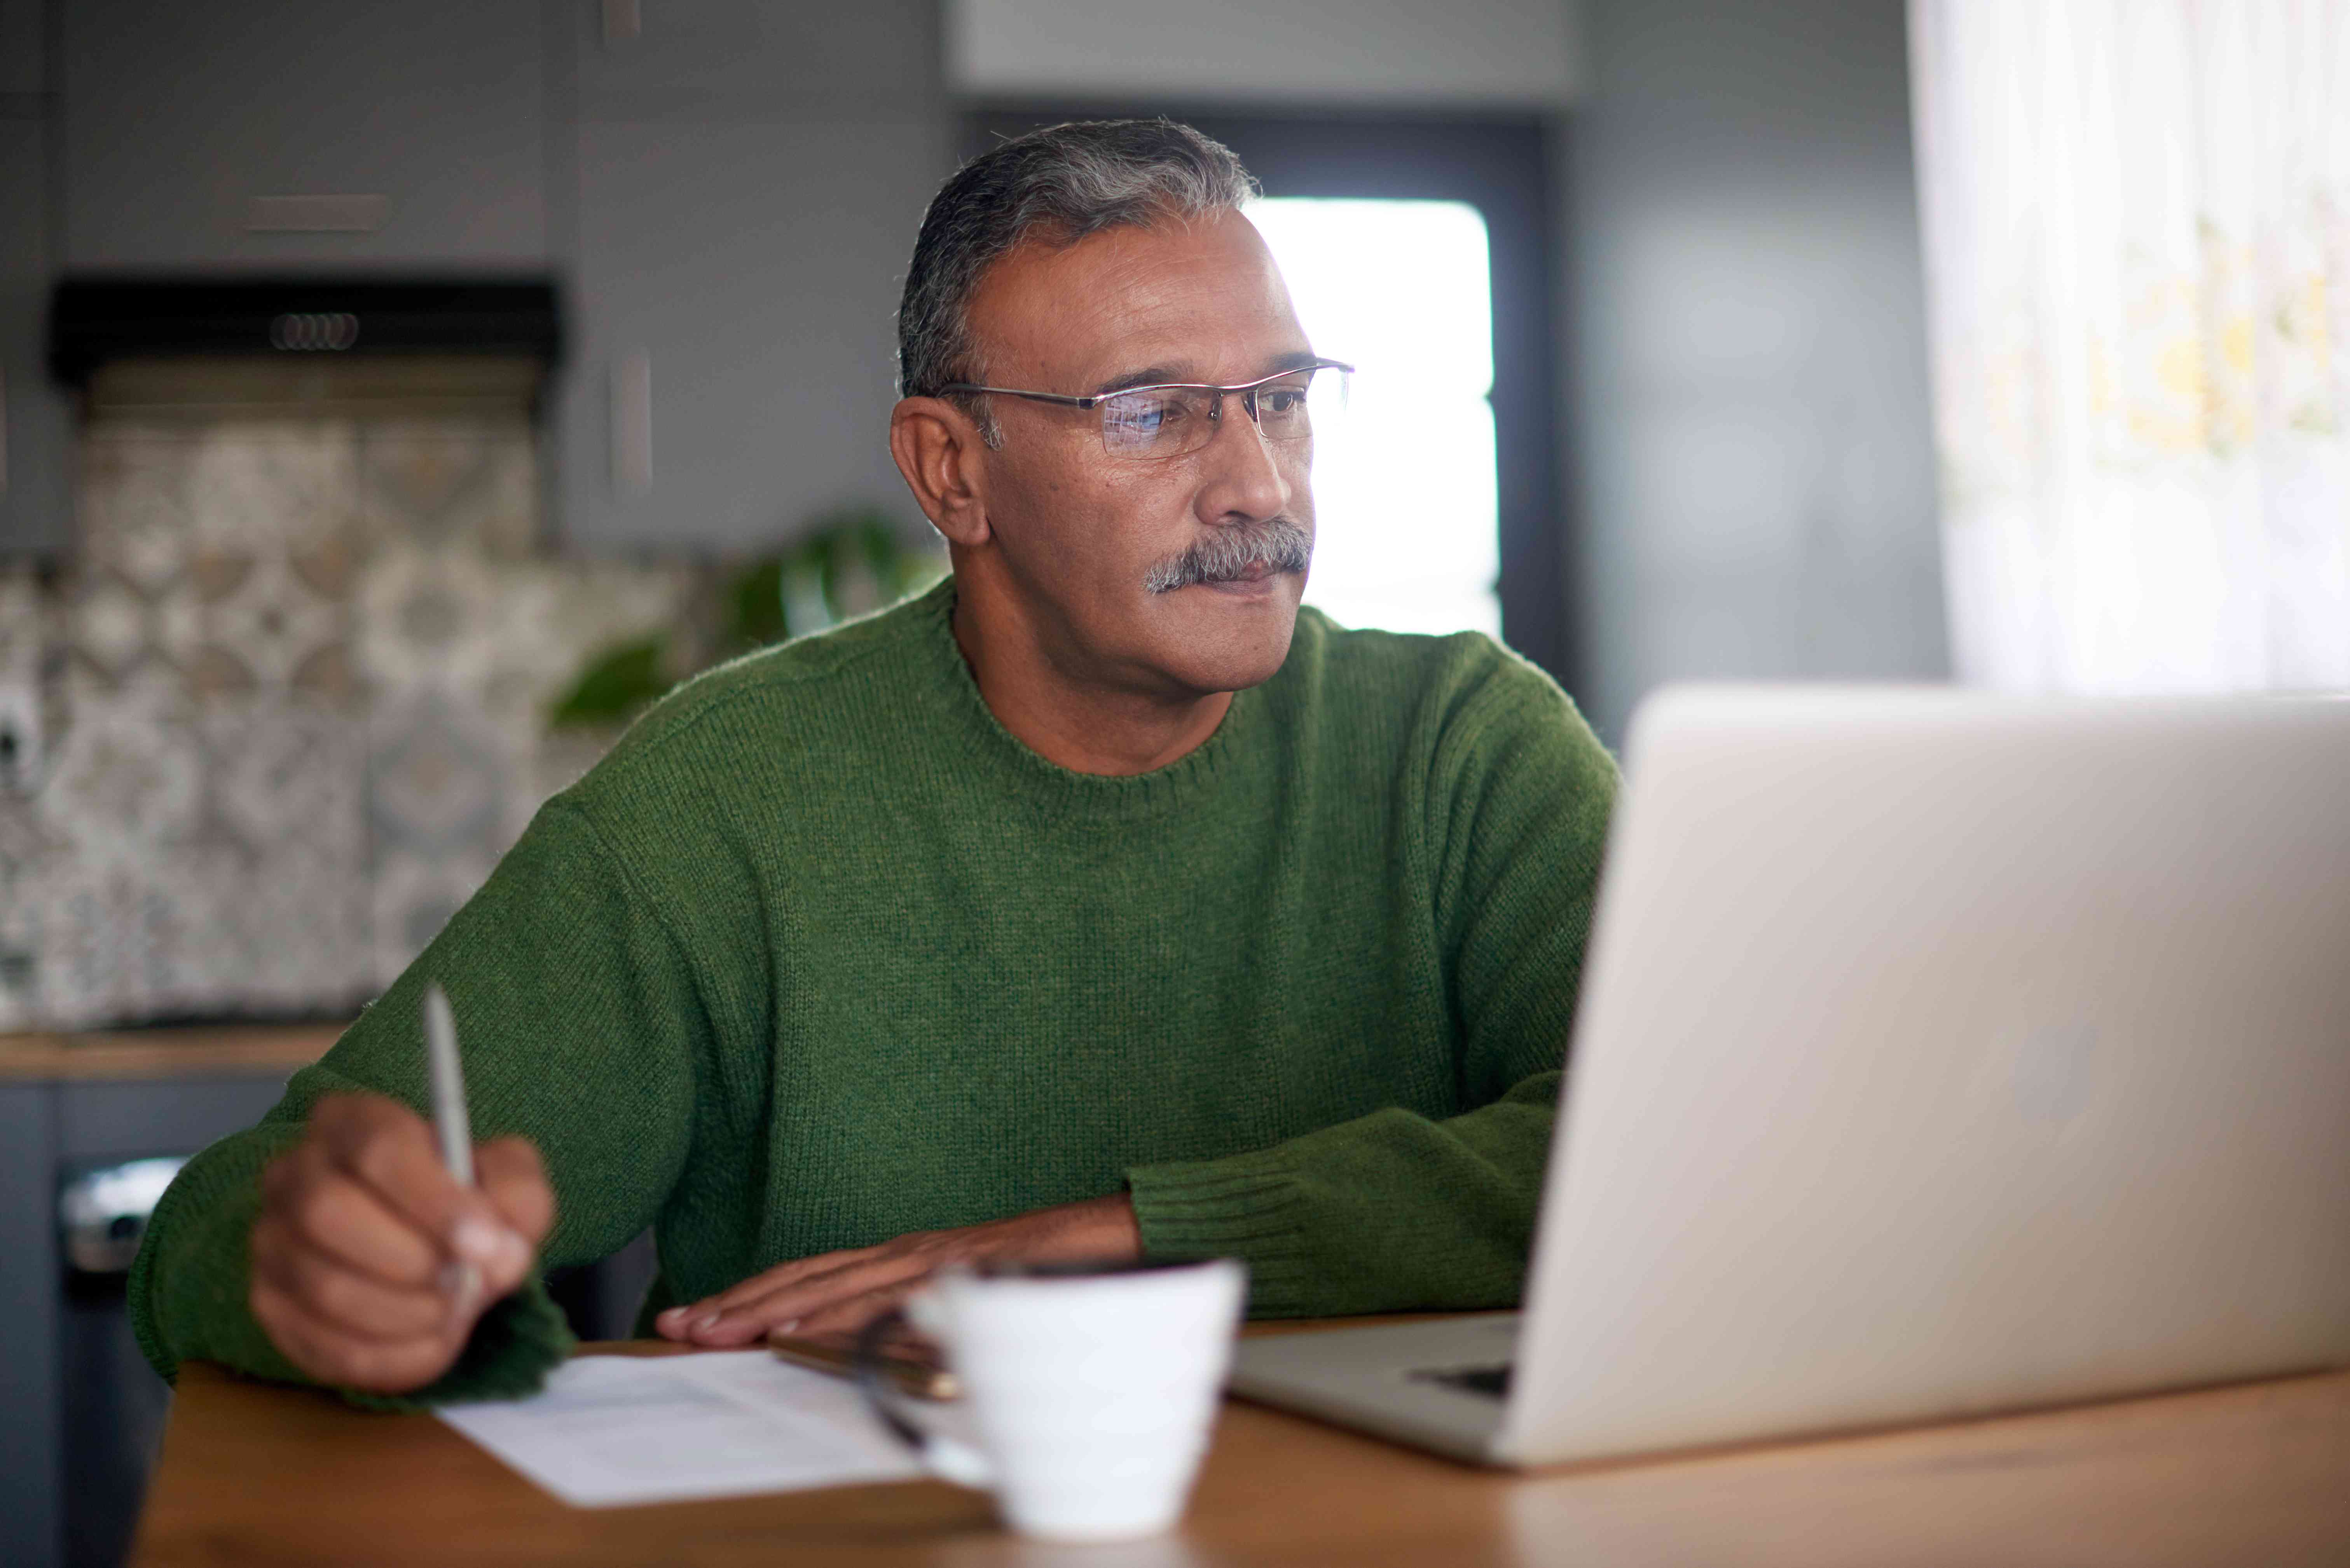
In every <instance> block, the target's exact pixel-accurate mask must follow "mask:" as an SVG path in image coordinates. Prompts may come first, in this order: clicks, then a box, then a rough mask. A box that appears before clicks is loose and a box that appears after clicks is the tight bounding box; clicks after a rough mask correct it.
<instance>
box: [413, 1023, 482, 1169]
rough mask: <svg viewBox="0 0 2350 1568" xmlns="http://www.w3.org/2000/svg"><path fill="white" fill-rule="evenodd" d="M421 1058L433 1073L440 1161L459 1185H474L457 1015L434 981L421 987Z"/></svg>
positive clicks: (433, 1110)
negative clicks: (422, 1044)
mask: <svg viewBox="0 0 2350 1568" xmlns="http://www.w3.org/2000/svg"><path fill="white" fill-rule="evenodd" d="M424 1060H425V1063H426V1065H427V1067H428V1068H429V1070H430V1071H431V1073H432V1130H433V1131H434V1132H435V1133H437V1134H439V1135H440V1138H441V1163H442V1164H443V1165H445V1166H447V1167H448V1168H449V1174H450V1175H451V1176H452V1177H455V1178H456V1179H457V1185H458V1186H460V1187H471V1186H473V1123H472V1120H471V1119H470V1118H469V1117H468V1116H466V1115H465V1069H464V1066H463V1064H462V1063H460V1062H459V1061H458V1060H457V1015H456V1014H455V1013H453V1012H450V1011H449V993H448V992H445V991H443V990H442V989H441V984H440V982H439V981H434V982H433V983H432V984H431V985H429V986H426V987H425V988H424Z"/></svg>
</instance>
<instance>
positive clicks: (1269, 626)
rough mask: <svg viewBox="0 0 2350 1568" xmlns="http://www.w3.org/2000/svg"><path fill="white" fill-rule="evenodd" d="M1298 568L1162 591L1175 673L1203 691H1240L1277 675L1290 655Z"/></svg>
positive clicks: (1301, 588) (1300, 586) (1300, 577)
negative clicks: (1229, 581)
mask: <svg viewBox="0 0 2350 1568" xmlns="http://www.w3.org/2000/svg"><path fill="white" fill-rule="evenodd" d="M1304 593H1305V575H1304V574H1303V573H1299V572H1274V573H1270V574H1268V575H1266V576H1262V577H1256V578H1252V579H1248V580H1244V581H1241V582H1232V583H1197V584H1194V585H1192V586H1191V587H1182V588H1175V589H1172V590H1170V591H1169V592H1168V593H1165V594H1162V595H1159V596H1157V597H1159V600H1160V601H1161V607H1162V609H1163V611H1164V612H1166V613H1165V614H1164V615H1163V616H1162V617H1161V618H1160V619H1161V624H1162V625H1165V626H1166V628H1167V630H1168V633H1169V634H1170V644H1171V646H1170V648H1169V649H1168V653H1169V655H1170V658H1169V663H1170V666H1172V668H1171V669H1170V671H1169V672H1170V674H1174V675H1176V676H1177V677H1178V678H1179V679H1180V680H1182V682H1183V684H1185V685H1187V686H1189V687H1191V688H1192V689H1193V690H1194V691H1244V690H1246V689H1247V688H1249V687H1251V686H1261V685H1263V683H1264V682H1266V681H1268V680H1272V679H1273V677H1274V674H1275V673H1276V672H1277V671H1279V670H1280V669H1281V665H1282V661H1283V660H1284V659H1287V658H1288V657H1289V639H1290V638H1291V636H1292V635H1293V634H1294V633H1295V631H1296V629H1297V604H1298V600H1299V598H1300V597H1302V596H1303V595H1304Z"/></svg>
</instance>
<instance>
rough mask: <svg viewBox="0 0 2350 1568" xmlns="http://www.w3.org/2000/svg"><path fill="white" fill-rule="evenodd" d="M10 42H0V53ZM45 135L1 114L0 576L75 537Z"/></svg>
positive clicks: (9, 673)
mask: <svg viewBox="0 0 2350 1568" xmlns="http://www.w3.org/2000/svg"><path fill="white" fill-rule="evenodd" d="M8 41H9V40H7V39H6V38H5V37H0V46H5V44H6V43H7V42H8ZM47 136H48V127H47V124H45V123H44V122H43V121H42V120H40V119H36V118H29V117H24V118H19V117H10V116H6V115H0V568H5V564H6V562H7V559H8V557H10V556H16V555H20V554H31V553H43V554H49V553H55V552H57V551H59V550H62V549H63V548H64V547H65V545H66V542H67V540H68V538H69V537H70V529H69V526H68V524H69V514H68V502H67V497H66V442H67V439H68V418H67V408H66V400H65V399H64V398H63V397H62V396H60V395H59V393H58V392H57V389H56V388H55V387H53V386H51V385H50V384H49V378H48V373H47V369H45V368H44V367H43V364H42V357H41V323H42V321H43V319H44V313H45V312H46V310H47V305H48V284H49V258H48V232H47V230H48V224H47V213H46V212H45V205H44V204H45V202H46V200H47V192H46V189H45V185H46V173H47V162H46V160H47ZM0 642H5V639H0ZM8 664H9V661H8V659H7V658H6V656H5V653H0V683H5V682H7V681H9V680H11V679H12V678H22V677H23V676H24V675H25V674H26V671H25V670H22V669H18V670H10V669H9V668H8ZM18 700H21V691H20V692H19V693H18V696H17V697H16V698H12V697H11V696H10V695H9V694H8V693H7V692H5V691H0V706H5V704H7V703H9V702H11V701H18ZM0 788H5V785H0Z"/></svg>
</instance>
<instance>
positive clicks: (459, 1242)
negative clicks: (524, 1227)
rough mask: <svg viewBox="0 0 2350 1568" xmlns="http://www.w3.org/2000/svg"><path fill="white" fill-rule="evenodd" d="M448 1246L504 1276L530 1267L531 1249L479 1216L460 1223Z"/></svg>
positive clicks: (515, 1236) (453, 1232)
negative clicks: (502, 1273)
mask: <svg viewBox="0 0 2350 1568" xmlns="http://www.w3.org/2000/svg"><path fill="white" fill-rule="evenodd" d="M449 1245H450V1246H451V1247H452V1248H454V1249H455V1250H456V1252H457V1255H458V1256H459V1257H461V1258H464V1259H466V1260H467V1261H469V1262H475V1263H479V1264H481V1265H482V1266H483V1267H484V1268H494V1269H497V1270H499V1271H501V1272H505V1273H514V1272H518V1271H520V1270H522V1269H525V1268H527V1267H529V1265H530V1249H529V1248H528V1247H527V1246H525V1244H524V1243H523V1239H522V1238H521V1237H520V1236H517V1235H515V1233H514V1232H513V1231H509V1230H507V1229H506V1228H505V1227H504V1226H503V1225H496V1224H493V1223H491V1222H490V1221H489V1220H484V1219H483V1218H482V1217H481V1216H480V1215H478V1214H468V1215H466V1216H465V1217H464V1218H463V1219H462V1220H458V1221H457V1227H456V1229H455V1230H453V1231H451V1232H450V1233H449Z"/></svg>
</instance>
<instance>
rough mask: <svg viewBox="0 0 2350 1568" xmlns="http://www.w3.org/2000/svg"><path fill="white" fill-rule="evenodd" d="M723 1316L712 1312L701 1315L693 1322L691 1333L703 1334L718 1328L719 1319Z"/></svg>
mask: <svg viewBox="0 0 2350 1568" xmlns="http://www.w3.org/2000/svg"><path fill="white" fill-rule="evenodd" d="M723 1315H724V1314H721V1313H714V1312H706V1313H703V1314H702V1315H701V1316H700V1317H698V1318H695V1319H694V1320H693V1332H694V1333H696V1334H704V1333H707V1332H708V1331H710V1330H711V1329H713V1328H716V1327H717V1326H718V1320H719V1318H720V1317H722V1316H723Z"/></svg>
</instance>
